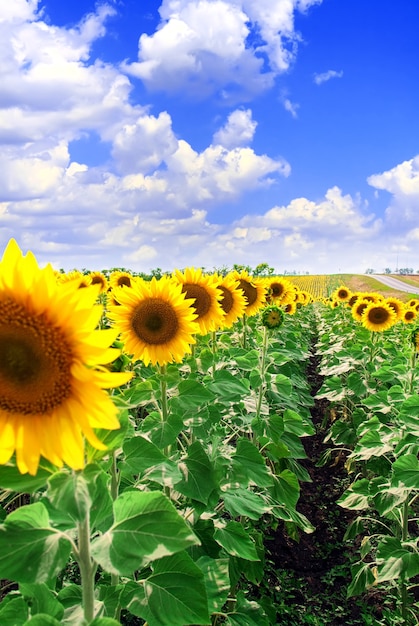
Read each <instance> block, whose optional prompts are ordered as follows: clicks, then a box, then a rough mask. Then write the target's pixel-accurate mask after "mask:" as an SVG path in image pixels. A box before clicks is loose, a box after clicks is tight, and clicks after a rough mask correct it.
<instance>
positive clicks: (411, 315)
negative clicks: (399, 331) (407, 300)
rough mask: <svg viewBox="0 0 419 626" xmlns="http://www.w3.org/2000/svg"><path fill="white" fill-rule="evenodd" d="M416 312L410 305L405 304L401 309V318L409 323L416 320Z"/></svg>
mask: <svg viewBox="0 0 419 626" xmlns="http://www.w3.org/2000/svg"><path fill="white" fill-rule="evenodd" d="M417 314H418V312H417V311H416V309H415V308H414V307H412V306H406V307H405V308H404V310H403V313H402V316H401V319H402V320H403V322H404V323H405V324H411V323H412V322H414V321H415V320H416V317H417Z"/></svg>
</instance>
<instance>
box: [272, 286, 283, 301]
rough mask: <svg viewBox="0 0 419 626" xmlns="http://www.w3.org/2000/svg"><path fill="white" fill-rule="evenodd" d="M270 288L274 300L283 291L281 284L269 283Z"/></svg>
mask: <svg viewBox="0 0 419 626" xmlns="http://www.w3.org/2000/svg"><path fill="white" fill-rule="evenodd" d="M270 287H271V293H272V295H273V297H274V298H278V297H279V296H280V295H281V294H282V293H283V291H284V285H281V283H271V285H270Z"/></svg>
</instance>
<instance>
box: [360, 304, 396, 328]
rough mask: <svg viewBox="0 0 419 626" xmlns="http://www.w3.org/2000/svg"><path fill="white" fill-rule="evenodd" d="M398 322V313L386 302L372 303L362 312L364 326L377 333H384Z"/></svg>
mask: <svg viewBox="0 0 419 626" xmlns="http://www.w3.org/2000/svg"><path fill="white" fill-rule="evenodd" d="M396 321H397V315H396V312H395V311H394V309H393V308H392V307H391V306H390V305H388V304H386V303H385V302H377V303H375V302H370V303H369V304H368V305H367V307H366V308H365V309H364V311H363V312H362V317H361V323H362V325H363V326H365V328H367V329H368V330H371V331H375V332H382V331H384V330H387V329H388V328H391V326H393V324H395V323H396Z"/></svg>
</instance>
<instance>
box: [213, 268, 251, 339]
mask: <svg viewBox="0 0 419 626" xmlns="http://www.w3.org/2000/svg"><path fill="white" fill-rule="evenodd" d="M217 289H218V290H219V291H220V292H221V300H220V304H221V308H222V310H223V313H224V317H223V320H222V322H221V327H222V328H231V326H233V324H234V323H235V322H236V321H237V320H238V319H239V317H241V316H242V315H243V313H244V311H245V309H246V300H245V297H244V294H243V291H242V289H240V288H239V281H238V280H236V279H235V278H234V277H233V276H232V275H231V274H227V275H226V276H220V277H219V278H218V282H217Z"/></svg>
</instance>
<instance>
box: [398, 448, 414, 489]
mask: <svg viewBox="0 0 419 626" xmlns="http://www.w3.org/2000/svg"><path fill="white" fill-rule="evenodd" d="M399 483H402V484H403V485H404V486H405V487H407V488H408V489H419V461H418V458H417V456H415V455H414V454H405V455H403V456H401V457H400V458H398V459H397V460H396V461H394V463H393V478H392V484H394V485H395V486H397V485H398V484H399Z"/></svg>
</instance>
